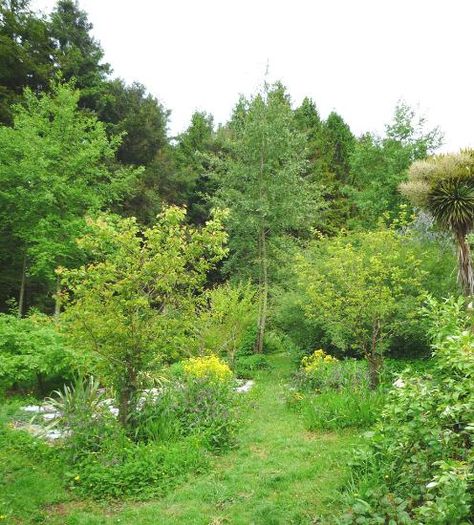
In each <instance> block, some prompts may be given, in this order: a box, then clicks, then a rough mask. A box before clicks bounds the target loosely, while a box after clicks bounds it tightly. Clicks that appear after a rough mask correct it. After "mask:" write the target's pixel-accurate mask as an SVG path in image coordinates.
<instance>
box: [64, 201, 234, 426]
mask: <svg viewBox="0 0 474 525" xmlns="http://www.w3.org/2000/svg"><path fill="white" fill-rule="evenodd" d="M223 214H224V213H223V212H221V211H216V212H214V215H213V217H212V219H211V220H209V221H208V222H207V223H206V224H205V225H204V226H203V227H202V228H194V227H191V226H188V225H186V224H185V218H186V212H185V210H184V209H181V208H177V207H169V208H167V209H165V211H164V212H163V213H162V214H161V215H160V216H159V217H158V221H157V223H156V225H155V226H153V227H151V228H148V229H146V230H144V231H140V229H139V227H138V226H137V223H136V220H135V219H133V218H131V219H121V218H118V217H114V216H107V215H104V216H101V217H99V218H98V219H96V220H90V221H89V227H90V232H89V233H88V234H87V235H85V236H84V237H83V238H82V239H80V241H79V242H80V245H81V246H82V248H83V249H84V250H86V252H88V253H89V254H90V255H91V257H92V262H90V263H89V264H86V265H83V266H81V267H80V268H78V269H73V270H66V269H62V270H61V269H60V270H59V272H60V275H61V278H62V282H63V285H64V292H63V293H64V295H65V303H66V308H65V312H64V315H63V326H64V331H65V332H66V333H67V335H68V337H69V339H70V342H71V345H72V346H73V347H74V349H75V351H76V352H77V355H78V356H81V355H85V356H88V358H89V366H90V362H92V363H93V367H94V368H95V369H96V370H97V373H98V374H99V376H100V377H101V378H103V380H104V381H105V382H106V383H108V384H110V385H111V386H113V387H114V389H115V391H116V393H117V397H118V402H119V418H120V421H121V423H122V424H124V425H126V424H127V420H128V417H129V414H130V412H131V411H132V410H133V408H134V403H135V400H136V393H137V390H138V389H139V386H140V376H141V374H142V373H143V372H145V371H147V370H150V369H151V370H152V369H154V368H156V367H157V366H158V365H159V364H160V363H163V362H166V361H169V360H173V359H176V358H177V357H179V356H180V355H183V353H184V352H185V350H186V349H187V345H188V342H189V335H190V333H191V329H192V324H193V322H194V319H195V317H196V311H197V308H198V306H199V304H200V302H201V301H202V297H203V296H202V291H203V287H204V284H205V281H206V275H207V272H208V271H209V270H210V269H212V268H213V267H214V265H215V264H216V263H217V262H218V261H220V260H221V259H222V258H223V257H224V256H225V255H226V253H227V250H226V248H225V243H226V240H227V235H226V233H225V232H224V230H223V227H222V223H221V219H222V217H223Z"/></svg>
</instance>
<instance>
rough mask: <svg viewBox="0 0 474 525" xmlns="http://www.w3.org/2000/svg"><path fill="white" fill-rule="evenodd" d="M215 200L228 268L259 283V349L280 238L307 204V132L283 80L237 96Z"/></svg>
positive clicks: (300, 220) (259, 348)
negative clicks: (224, 225)
mask: <svg viewBox="0 0 474 525" xmlns="http://www.w3.org/2000/svg"><path fill="white" fill-rule="evenodd" d="M228 133H229V137H230V138H229V146H228V148H229V154H228V155H227V157H226V159H225V161H224V162H223V163H222V165H221V172H220V188H219V190H218V192H217V200H218V202H220V203H223V204H224V205H225V206H226V207H228V208H229V209H230V219H229V228H230V244H229V247H230V250H231V255H230V258H229V260H228V262H227V268H228V269H230V270H231V271H232V272H233V274H234V275H237V276H240V277H243V278H247V277H249V276H250V277H251V278H252V279H253V280H254V281H256V283H257V284H258V288H259V311H258V321H257V340H256V344H255V350H256V352H262V351H263V341H264V334H265V327H266V321H267V316H268V300H269V294H270V285H271V283H272V279H273V275H274V272H275V267H276V266H277V264H278V263H277V260H276V253H277V249H276V248H277V247H278V243H279V242H280V241H281V240H282V238H284V237H285V235H288V234H289V233H290V232H292V231H293V230H295V229H297V228H299V227H301V225H302V224H303V223H304V221H305V219H306V218H307V216H308V215H307V213H308V211H309V207H310V193H309V192H308V191H307V181H306V180H305V178H304V177H303V174H304V172H305V168H306V136H305V134H304V133H302V132H300V131H298V129H297V126H296V124H295V119H294V113H293V111H292V109H291V105H290V101H289V97H288V96H287V94H286V92H285V89H284V88H283V86H282V85H281V84H274V85H267V84H266V85H265V87H264V89H263V91H262V92H261V93H259V94H257V95H256V96H254V97H252V98H250V99H249V100H246V99H241V100H240V102H239V104H238V105H237V107H236V109H235V111H234V116H233V119H232V121H231V123H230V126H229V129H228Z"/></svg>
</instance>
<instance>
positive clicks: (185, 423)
mask: <svg viewBox="0 0 474 525" xmlns="http://www.w3.org/2000/svg"><path fill="white" fill-rule="evenodd" d="M234 386H235V385H234V381H233V380H232V376H226V377H221V376H219V377H215V376H213V375H201V376H195V375H191V374H189V373H186V369H185V368H183V367H179V368H177V369H175V373H174V377H172V379H171V380H170V381H169V382H167V383H164V385H163V387H162V389H161V392H160V394H159V395H157V396H156V395H150V396H148V397H147V398H146V399H145V401H144V403H143V406H142V407H141V408H140V411H139V412H137V413H136V414H135V418H134V427H135V428H136V432H137V436H138V438H139V439H142V440H145V441H153V440H155V441H161V440H167V441H173V440H176V439H181V438H183V437H187V436H199V438H200V440H201V442H202V443H203V444H204V445H205V446H206V447H207V448H209V449H211V450H219V449H225V448H228V447H229V446H231V445H233V444H234V441H235V434H236V430H237V424H238V415H237V394H236V393H235V391H234Z"/></svg>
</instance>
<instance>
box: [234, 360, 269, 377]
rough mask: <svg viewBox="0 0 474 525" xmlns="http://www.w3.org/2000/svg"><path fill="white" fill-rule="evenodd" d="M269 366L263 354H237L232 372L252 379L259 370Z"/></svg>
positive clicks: (266, 368)
mask: <svg viewBox="0 0 474 525" xmlns="http://www.w3.org/2000/svg"><path fill="white" fill-rule="evenodd" d="M270 368H271V365H270V363H269V361H268V358H267V356H265V355H262V354H253V355H239V356H238V357H237V359H236V361H235V367H234V372H235V375H236V376H237V377H242V378H245V379H252V378H253V377H255V376H256V375H257V373H258V372H259V371H261V370H269V369H270Z"/></svg>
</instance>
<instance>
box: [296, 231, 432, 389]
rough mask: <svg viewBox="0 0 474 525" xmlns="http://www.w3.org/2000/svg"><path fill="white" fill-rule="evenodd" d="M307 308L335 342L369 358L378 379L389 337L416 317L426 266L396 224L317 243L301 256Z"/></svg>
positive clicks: (300, 273)
mask: <svg viewBox="0 0 474 525" xmlns="http://www.w3.org/2000/svg"><path fill="white" fill-rule="evenodd" d="M297 272H298V277H299V285H300V289H302V290H306V294H307V301H306V302H305V303H304V309H305V313H306V315H307V316H308V317H309V318H312V319H315V320H316V321H318V322H319V323H321V324H322V325H323V326H324V329H325V331H326V333H327V336H328V338H329V340H330V342H331V344H332V345H334V346H335V347H336V348H338V349H339V350H340V351H342V352H348V351H352V352H355V353H356V354H358V355H362V356H364V357H366V358H367V360H368V362H369V365H370V372H371V384H372V386H375V385H376V384H377V382H378V375H379V373H380V364H381V360H382V359H383V355H384V353H385V352H386V350H387V348H388V347H389V346H390V341H391V338H392V337H393V336H394V334H395V333H400V332H402V331H403V330H407V328H408V327H409V326H410V325H411V324H413V323H416V321H417V316H418V307H419V305H420V304H421V301H422V299H423V297H424V288H423V278H424V270H423V269H422V268H421V261H420V260H419V259H418V258H417V254H416V252H415V251H414V250H413V249H412V248H411V246H410V243H409V237H408V236H407V235H403V234H401V233H398V232H397V231H395V229H393V228H381V229H379V230H375V231H367V232H360V233H353V234H349V235H340V236H338V237H335V238H333V239H330V240H325V239H323V240H321V241H317V242H314V243H313V244H312V245H311V246H310V248H309V249H308V251H307V252H306V254H305V257H304V258H300V260H299V261H298V269H297Z"/></svg>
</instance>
